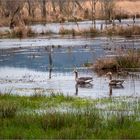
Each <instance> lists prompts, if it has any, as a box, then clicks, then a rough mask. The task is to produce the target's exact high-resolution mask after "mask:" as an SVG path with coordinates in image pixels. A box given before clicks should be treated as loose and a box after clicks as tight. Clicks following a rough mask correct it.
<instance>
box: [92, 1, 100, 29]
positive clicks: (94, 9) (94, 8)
mask: <svg viewBox="0 0 140 140" xmlns="http://www.w3.org/2000/svg"><path fill="white" fill-rule="evenodd" d="M97 2H98V0H91V1H90V5H91V19H92V26H93V24H94V28H96V4H97Z"/></svg>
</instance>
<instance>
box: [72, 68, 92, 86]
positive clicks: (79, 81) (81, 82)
mask: <svg viewBox="0 0 140 140" xmlns="http://www.w3.org/2000/svg"><path fill="white" fill-rule="evenodd" d="M74 73H75V81H76V83H77V84H79V85H85V84H89V83H91V82H92V81H93V78H92V77H79V78H78V72H77V71H76V70H75V71H74Z"/></svg>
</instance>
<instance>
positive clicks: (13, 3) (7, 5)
mask: <svg viewBox="0 0 140 140" xmlns="http://www.w3.org/2000/svg"><path fill="white" fill-rule="evenodd" d="M24 2H25V1H24V0H4V1H2V5H3V6H4V9H5V11H6V12H7V13H8V15H9V17H10V28H13V27H14V26H15V22H18V23H19V22H22V23H23V19H22V17H21V16H20V10H21V9H22V8H23V4H24Z"/></svg>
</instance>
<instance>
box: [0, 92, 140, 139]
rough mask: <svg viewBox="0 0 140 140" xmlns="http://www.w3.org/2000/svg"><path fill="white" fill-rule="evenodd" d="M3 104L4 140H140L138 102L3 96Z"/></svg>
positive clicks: (1, 135)
mask: <svg viewBox="0 0 140 140" xmlns="http://www.w3.org/2000/svg"><path fill="white" fill-rule="evenodd" d="M0 100H1V102H0V124H1V125H0V138H1V139H5V138H6V139H9V138H10V139H15V138H18V139H19V138H29V139H31V138H33V139H35V138H39V139H41V138H55V139H57V138H58V139H64V138H65V139H73V138H74V139H82V138H84V139H85V138H88V139H89V138H96V139H97V138H100V139H101V138H117V139H121V138H125V139H132V138H140V134H139V131H138V130H139V129H140V122H139V120H138V118H139V111H140V100H139V99H132V98H125V97H122V99H120V98H110V99H100V100H92V99H81V98H74V97H70V96H64V95H63V94H51V95H50V96H47V97H46V96H44V95H37V94H35V95H33V96H31V97H24V96H22V97H21V96H17V95H0ZM136 103H137V104H136ZM132 105H133V106H132ZM112 112H113V113H112Z"/></svg>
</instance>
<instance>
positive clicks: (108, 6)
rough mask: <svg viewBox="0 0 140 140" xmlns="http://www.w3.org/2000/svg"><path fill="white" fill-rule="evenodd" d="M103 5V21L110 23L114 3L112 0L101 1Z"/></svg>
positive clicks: (112, 16)
mask: <svg viewBox="0 0 140 140" xmlns="http://www.w3.org/2000/svg"><path fill="white" fill-rule="evenodd" d="M101 2H102V4H103V10H104V16H105V20H106V22H107V20H108V21H109V22H112V19H113V18H114V8H115V1H114V0H101Z"/></svg>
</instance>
